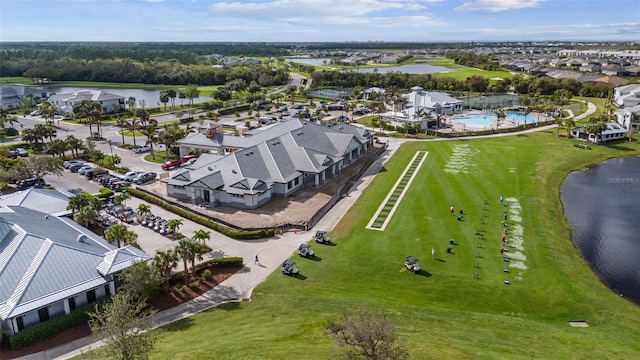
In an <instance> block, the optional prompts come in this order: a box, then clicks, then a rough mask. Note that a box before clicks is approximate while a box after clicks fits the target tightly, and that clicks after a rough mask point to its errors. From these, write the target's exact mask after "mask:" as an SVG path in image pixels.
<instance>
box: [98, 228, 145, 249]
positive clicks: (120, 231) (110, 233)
mask: <svg viewBox="0 0 640 360" xmlns="http://www.w3.org/2000/svg"><path fill="white" fill-rule="evenodd" d="M104 238H105V239H106V240H107V241H108V242H110V243H113V242H114V241H115V242H116V244H117V245H116V246H118V247H121V246H122V245H121V244H122V243H124V244H125V245H134V244H136V239H138V234H136V233H135V232H133V231H131V230H129V227H128V226H127V225H125V224H113V225H111V226H110V227H109V228H108V229H107V230H105V231H104Z"/></svg>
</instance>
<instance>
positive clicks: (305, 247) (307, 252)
mask: <svg viewBox="0 0 640 360" xmlns="http://www.w3.org/2000/svg"><path fill="white" fill-rule="evenodd" d="M314 254H315V253H314V252H313V250H311V245H309V244H307V243H304V244H300V247H298V255H300V256H302V257H306V258H310V257H313V255H314Z"/></svg>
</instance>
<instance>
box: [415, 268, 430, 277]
mask: <svg viewBox="0 0 640 360" xmlns="http://www.w3.org/2000/svg"><path fill="white" fill-rule="evenodd" d="M416 275H419V276H424V277H431V276H432V275H431V273H430V272H428V271H427V270H424V269H421V270H420V272H419V273H416Z"/></svg>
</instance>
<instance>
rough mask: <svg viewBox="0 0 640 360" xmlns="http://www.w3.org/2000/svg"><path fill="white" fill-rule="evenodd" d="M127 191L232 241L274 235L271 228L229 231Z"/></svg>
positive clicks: (156, 199) (192, 214)
mask: <svg viewBox="0 0 640 360" xmlns="http://www.w3.org/2000/svg"><path fill="white" fill-rule="evenodd" d="M124 189H126V190H127V192H128V193H129V194H131V196H135V197H137V198H140V199H142V200H144V201H146V202H149V203H151V204H154V205H158V206H160V207H161V208H163V209H165V210H168V211H171V212H172V213H174V214H176V215H178V216H181V217H183V218H185V219H188V220H191V221H193V222H195V223H197V224H200V225H202V226H206V227H208V228H209V229H212V230H215V231H217V232H219V233H221V234H224V235H226V236H228V237H230V238H233V239H242V240H251V239H261V238H265V237H271V236H273V235H274V233H275V229H273V228H269V229H260V230H237V229H231V228H228V227H226V226H222V225H220V224H218V223H215V222H213V221H211V220H209V219H207V218H205V217H203V216H200V215H198V214H195V213H192V212H190V211H187V210H185V209H183V208H180V207H178V206H174V205H172V204H169V203H168V202H167V201H165V200H163V199H160V198H158V197H155V196H153V195H149V194H147V193H145V192H142V191H140V190H137V189H134V188H124Z"/></svg>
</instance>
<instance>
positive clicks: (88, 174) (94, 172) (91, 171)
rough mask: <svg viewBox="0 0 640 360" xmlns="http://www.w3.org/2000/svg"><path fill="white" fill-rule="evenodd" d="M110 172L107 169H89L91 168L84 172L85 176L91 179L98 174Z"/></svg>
mask: <svg viewBox="0 0 640 360" xmlns="http://www.w3.org/2000/svg"><path fill="white" fill-rule="evenodd" d="M108 173H109V171H107V170H106V169H89V170H86V171H85V172H84V176H85V177H86V178H87V179H89V180H91V179H93V178H95V177H96V176H98V175H102V174H108Z"/></svg>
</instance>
